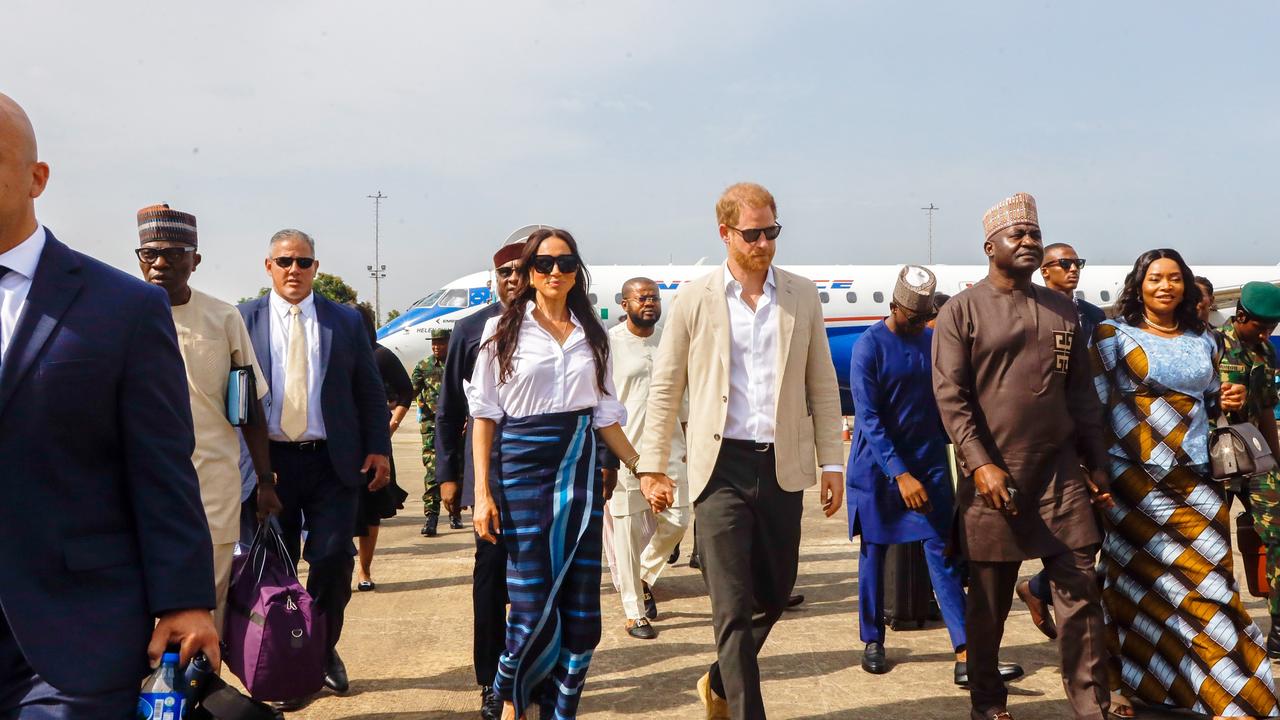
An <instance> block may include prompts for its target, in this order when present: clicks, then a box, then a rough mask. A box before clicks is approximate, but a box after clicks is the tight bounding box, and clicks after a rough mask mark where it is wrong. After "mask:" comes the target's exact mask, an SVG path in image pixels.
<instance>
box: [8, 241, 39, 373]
mask: <svg viewBox="0 0 1280 720" xmlns="http://www.w3.org/2000/svg"><path fill="white" fill-rule="evenodd" d="M44 241H45V231H44V226H43V225H39V224H37V225H36V231H35V232H33V233H31V236H30V237H28V238H27V239H26V240H23V241H22V242H20V243H18V244H17V245H16V246H14V247H13V248H12V249H10V250H9V251H8V252H5V253H3V254H0V265H3V266H5V267H7V268H9V272H8V274H6V275H5V276H4V277H3V278H0V359H3V358H4V357H5V353H7V352H8V350H9V341H10V340H12V339H13V333H14V331H15V330H17V328H18V320H19V319H21V318H22V311H23V310H25V309H26V307H27V293H29V292H31V281H32V279H34V278H35V276H36V266H37V265H39V264H40V254H41V253H43V252H44Z"/></svg>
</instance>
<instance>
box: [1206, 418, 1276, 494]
mask: <svg viewBox="0 0 1280 720" xmlns="http://www.w3.org/2000/svg"><path fill="white" fill-rule="evenodd" d="M1275 469H1276V459H1275V458H1274V457H1273V456H1272V455H1271V446H1270V445H1268V444H1267V440H1266V438H1264V437H1262V433H1261V432H1259V430H1258V428H1257V426H1256V425H1254V424H1253V423H1247V422H1244V423H1235V424H1232V425H1220V426H1219V427H1216V428H1214V429H1212V430H1210V431H1209V470H1210V475H1212V476H1213V479H1214V480H1231V479H1233V478H1250V477H1254V476H1255V475H1266V474H1267V473H1269V472H1271V471H1272V470H1275Z"/></svg>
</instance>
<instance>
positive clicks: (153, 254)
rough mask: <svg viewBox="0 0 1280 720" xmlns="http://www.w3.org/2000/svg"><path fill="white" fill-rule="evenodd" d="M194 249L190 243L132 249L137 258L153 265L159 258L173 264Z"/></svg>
mask: <svg viewBox="0 0 1280 720" xmlns="http://www.w3.org/2000/svg"><path fill="white" fill-rule="evenodd" d="M195 251H196V249H195V246H192V245H184V246H181V247H167V248H149V247H140V248H138V249H137V250H134V251H133V254H135V255H137V256H138V259H139V260H141V261H142V262H144V263H146V264H148V265H154V264H155V262H156V261H157V260H159V259H160V258H164V261H165V262H167V263H169V264H170V265H173V264H175V263H177V262H179V261H180V260H182V258H183V257H185V256H186V255H187V253H193V252H195Z"/></svg>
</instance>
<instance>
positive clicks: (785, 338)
mask: <svg viewBox="0 0 1280 720" xmlns="http://www.w3.org/2000/svg"><path fill="white" fill-rule="evenodd" d="M773 281H774V283H775V284H776V285H777V289H776V290H775V292H774V297H776V298H777V300H778V307H777V308H775V312H777V313H778V372H777V377H776V378H775V379H774V385H773V396H774V397H775V398H776V397H779V395H780V394H781V392H782V375H783V373H784V372H785V371H786V369H787V357H788V356H789V355H790V353H791V335H792V333H793V331H794V330H795V327H796V303H797V302H798V301H799V299H798V298H797V297H796V293H795V289H794V288H793V287H792V282H791V278H790V277H789V276H787V275H785V274H783V272H782V271H781V270H779V269H778V268H774V269H773Z"/></svg>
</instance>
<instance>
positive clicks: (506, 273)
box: [494, 265, 516, 280]
mask: <svg viewBox="0 0 1280 720" xmlns="http://www.w3.org/2000/svg"><path fill="white" fill-rule="evenodd" d="M515 271H516V269H515V268H514V267H510V266H507V265H504V266H502V267H500V268H497V269H495V270H494V272H495V273H497V274H498V277H499V278H501V279H503V280H506V279H507V278H509V277H511V276H512V274H514V273H515Z"/></svg>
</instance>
